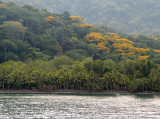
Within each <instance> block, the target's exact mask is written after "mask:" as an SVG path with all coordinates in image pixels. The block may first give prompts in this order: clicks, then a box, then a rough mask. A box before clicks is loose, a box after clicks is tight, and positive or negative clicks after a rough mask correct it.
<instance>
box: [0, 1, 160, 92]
mask: <svg viewBox="0 0 160 119" xmlns="http://www.w3.org/2000/svg"><path fill="white" fill-rule="evenodd" d="M115 32H116V31H114V29H110V28H108V27H105V26H93V25H91V24H88V23H86V22H84V21H83V18H81V17H80V16H72V15H70V13H69V12H67V11H64V12H63V13H52V12H48V11H47V10H45V9H37V8H35V7H34V6H32V5H24V6H22V7H20V6H18V5H16V4H15V3H13V2H9V3H3V2H0V88H1V89H32V90H55V89H76V90H94V91H95V90H129V91H160V76H159V75H160V67H159V64H160V40H159V37H156V36H154V35H151V36H144V35H127V34H121V33H119V34H117V33H115Z"/></svg>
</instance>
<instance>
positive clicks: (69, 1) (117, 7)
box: [3, 0, 160, 35]
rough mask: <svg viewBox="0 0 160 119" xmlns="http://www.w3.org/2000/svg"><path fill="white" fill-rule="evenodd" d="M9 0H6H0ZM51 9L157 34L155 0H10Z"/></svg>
mask: <svg viewBox="0 0 160 119" xmlns="http://www.w3.org/2000/svg"><path fill="white" fill-rule="evenodd" d="M3 1H9V0H3ZM12 1H15V2H16V3H18V4H19V5H22V6H23V5H24V4H31V5H33V6H36V7H38V8H45V9H47V10H49V11H52V12H60V13H63V12H64V11H69V12H70V13H71V15H76V16H77V15H78V16H81V17H82V18H84V21H86V22H87V23H90V24H105V25H107V26H112V27H116V28H117V29H119V30H122V31H124V32H125V33H132V34H135V33H138V34H147V35H148V34H159V31H160V21H159V18H160V8H159V6H160V1H159V0H12Z"/></svg>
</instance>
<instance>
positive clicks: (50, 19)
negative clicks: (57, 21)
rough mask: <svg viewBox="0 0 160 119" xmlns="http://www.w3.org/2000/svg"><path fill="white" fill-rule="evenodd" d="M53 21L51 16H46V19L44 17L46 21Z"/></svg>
mask: <svg viewBox="0 0 160 119" xmlns="http://www.w3.org/2000/svg"><path fill="white" fill-rule="evenodd" d="M53 19H54V17H53V16H48V17H46V21H52V20H53Z"/></svg>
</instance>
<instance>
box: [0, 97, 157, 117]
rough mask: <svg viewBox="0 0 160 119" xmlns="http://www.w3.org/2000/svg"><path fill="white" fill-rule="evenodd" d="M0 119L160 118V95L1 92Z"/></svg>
mask: <svg viewBox="0 0 160 119" xmlns="http://www.w3.org/2000/svg"><path fill="white" fill-rule="evenodd" d="M0 119H160V96H159V95H149V94H143V95H142V94H138V95H129V94H128V95H120V94H108V95H107V94H106V95H102V94H101V95H89V94H88V95H87V94H85V95H82V94H81V95H78V94H0Z"/></svg>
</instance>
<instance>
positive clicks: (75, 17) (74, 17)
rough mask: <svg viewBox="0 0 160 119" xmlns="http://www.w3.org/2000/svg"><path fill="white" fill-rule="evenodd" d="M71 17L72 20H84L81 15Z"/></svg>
mask: <svg viewBox="0 0 160 119" xmlns="http://www.w3.org/2000/svg"><path fill="white" fill-rule="evenodd" d="M70 18H71V19H72V20H78V21H80V22H82V21H83V19H82V18H81V17H80V16H70Z"/></svg>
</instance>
